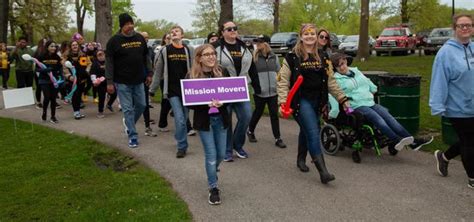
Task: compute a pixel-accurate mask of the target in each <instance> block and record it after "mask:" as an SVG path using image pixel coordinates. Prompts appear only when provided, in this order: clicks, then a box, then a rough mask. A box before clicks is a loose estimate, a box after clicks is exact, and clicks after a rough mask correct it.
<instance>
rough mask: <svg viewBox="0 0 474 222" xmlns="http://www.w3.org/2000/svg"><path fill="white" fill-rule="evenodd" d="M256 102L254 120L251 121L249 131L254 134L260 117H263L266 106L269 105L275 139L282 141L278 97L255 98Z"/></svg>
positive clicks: (255, 96)
mask: <svg viewBox="0 0 474 222" xmlns="http://www.w3.org/2000/svg"><path fill="white" fill-rule="evenodd" d="M253 98H254V101H255V110H254V111H253V114H252V118H251V119H250V124H249V131H250V132H252V133H253V132H254V130H255V128H256V127H257V124H258V121H259V120H260V117H262V114H263V111H264V110H265V105H268V111H269V112H270V122H271V124H272V132H273V136H274V137H275V139H280V121H279V119H278V96H272V97H267V98H263V97H259V96H257V95H254V96H253Z"/></svg>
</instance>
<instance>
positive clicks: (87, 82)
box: [83, 77, 92, 96]
mask: <svg viewBox="0 0 474 222" xmlns="http://www.w3.org/2000/svg"><path fill="white" fill-rule="evenodd" d="M91 88H92V80H91V78H89V77H88V78H87V81H86V85H85V87H84V91H83V94H84V96H87V94H88V93H89V90H90V89H91Z"/></svg>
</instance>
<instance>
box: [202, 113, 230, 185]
mask: <svg viewBox="0 0 474 222" xmlns="http://www.w3.org/2000/svg"><path fill="white" fill-rule="evenodd" d="M209 123H210V126H209V131H202V130H199V131H198V132H199V137H201V142H202V145H203V146H204V155H205V161H206V174H207V183H208V184H209V188H215V187H217V169H218V168H219V164H220V163H221V162H222V160H223V159H224V156H225V149H226V136H227V130H226V129H225V128H224V124H223V123H222V117H221V116H211V117H210V120H209Z"/></svg>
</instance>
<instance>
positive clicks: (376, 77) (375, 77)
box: [362, 71, 388, 104]
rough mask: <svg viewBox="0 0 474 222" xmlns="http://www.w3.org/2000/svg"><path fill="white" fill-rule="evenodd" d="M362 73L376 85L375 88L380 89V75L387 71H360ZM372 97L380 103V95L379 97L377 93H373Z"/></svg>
mask: <svg viewBox="0 0 474 222" xmlns="http://www.w3.org/2000/svg"><path fill="white" fill-rule="evenodd" d="M362 74H364V76H366V77H367V78H369V79H370V81H372V82H373V83H374V84H375V85H376V86H377V88H379V89H380V76H382V75H388V72H385V71H362ZM374 99H375V103H377V104H380V97H379V94H378V93H376V94H375V97H374Z"/></svg>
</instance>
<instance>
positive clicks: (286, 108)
mask: <svg viewBox="0 0 474 222" xmlns="http://www.w3.org/2000/svg"><path fill="white" fill-rule="evenodd" d="M301 83H303V76H302V75H299V76H298V78H297V79H296V82H295V84H294V85H293V87H291V90H290V92H289V93H288V97H287V99H286V103H283V104H281V105H280V111H281V115H282V117H283V118H285V119H288V118H289V117H290V115H291V114H292V113H293V109H292V108H291V101H292V100H293V96H295V93H296V91H298V89H299V88H300V86H301Z"/></svg>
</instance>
